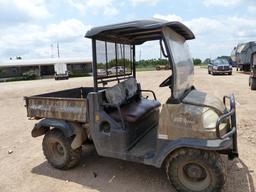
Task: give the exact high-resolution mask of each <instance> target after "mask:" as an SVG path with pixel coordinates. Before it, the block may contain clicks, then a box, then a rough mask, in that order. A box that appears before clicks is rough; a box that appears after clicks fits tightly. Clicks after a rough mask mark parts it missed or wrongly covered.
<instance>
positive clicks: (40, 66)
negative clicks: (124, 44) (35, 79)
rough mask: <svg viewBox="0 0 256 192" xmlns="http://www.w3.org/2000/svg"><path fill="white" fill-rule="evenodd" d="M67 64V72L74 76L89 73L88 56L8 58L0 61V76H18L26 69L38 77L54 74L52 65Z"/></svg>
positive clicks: (90, 69) (89, 63) (90, 66)
mask: <svg viewBox="0 0 256 192" xmlns="http://www.w3.org/2000/svg"><path fill="white" fill-rule="evenodd" d="M58 63H62V64H66V65H67V69H68V71H69V73H71V74H73V75H74V76H75V75H77V76H80V75H83V74H88V73H91V71H92V65H91V63H92V61H91V59H88V58H52V59H35V60H10V61H8V62H4V63H0V78H12V77H20V76H22V75H23V74H24V73H26V72H28V71H34V72H35V73H36V74H37V75H38V76H39V77H47V76H49V77H50V76H54V73H55V70H54V65H55V64H58Z"/></svg>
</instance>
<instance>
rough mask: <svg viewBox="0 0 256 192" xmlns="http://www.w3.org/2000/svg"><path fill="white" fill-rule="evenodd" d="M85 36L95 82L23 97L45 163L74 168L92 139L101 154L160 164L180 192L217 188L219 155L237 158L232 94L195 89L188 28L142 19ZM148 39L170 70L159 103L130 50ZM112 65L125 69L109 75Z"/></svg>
mask: <svg viewBox="0 0 256 192" xmlns="http://www.w3.org/2000/svg"><path fill="white" fill-rule="evenodd" d="M86 37H87V38H90V39H91V40H92V54H93V79H94V87H86V88H77V89H71V90H64V91H60V92H53V93H46V94H42V95H37V96H32V97H26V98H25V99H26V107H27V113H28V117H30V118H34V119H41V121H40V122H38V123H37V124H36V125H35V127H34V128H33V130H32V136H33V137H38V136H40V135H45V136H44V139H43V152H44V155H45V157H46V159H47V160H48V161H49V163H50V164H51V165H52V166H54V167H56V168H59V169H68V168H71V167H74V166H75V165H77V164H78V163H79V159H80V156H81V150H82V147H81V146H82V145H83V144H86V141H88V140H92V141H93V144H94V145H95V148H96V151H97V153H98V154H99V155H100V156H105V157H112V158H117V159H122V160H126V161H132V162H137V163H142V164H146V165H151V166H155V167H158V168H161V167H164V168H165V170H166V174H167V177H168V179H169V180H170V181H171V183H172V184H173V186H174V187H175V188H176V189H177V191H193V192H202V191H207V192H210V191H221V188H222V187H223V184H224V182H225V180H226V169H225V166H224V163H223V161H222V159H221V157H220V155H221V154H223V155H227V156H228V157H229V159H230V160H232V159H234V158H236V157H238V150H237V128H236V111H235V98H234V96H233V95H230V96H225V97H224V98H223V101H221V100H219V99H218V98H216V97H214V96H211V95H209V94H207V93H204V92H201V91H198V90H197V89H196V88H195V87H194V85H193V74H194V66H193V62H192V59H191V56H190V53H189V49H188V46H187V43H186V41H187V40H191V39H194V38H195V37H194V34H193V33H192V32H191V31H190V29H188V28H187V27H186V26H185V25H183V24H182V23H180V22H166V21H159V20H140V21H132V22H127V23H120V24H115V25H108V26H103V27H96V28H93V29H91V30H90V31H88V32H87V33H86ZM153 40H154V41H158V42H159V43H160V47H161V50H162V53H163V55H164V56H165V57H166V58H167V59H168V60H169V63H170V68H171V70H170V76H169V77H167V78H166V79H165V80H164V81H163V82H162V83H161V84H160V85H159V86H160V87H169V88H170V97H169V99H168V100H167V101H166V103H164V104H162V106H161V104H160V102H159V101H158V100H157V97H156V94H155V93H154V92H153V91H152V90H144V89H143V87H141V85H140V84H139V82H138V81H137V80H136V64H135V53H136V51H135V49H136V47H137V46H138V45H141V44H143V43H144V42H147V41H153ZM113 63H114V64H115V65H116V66H120V65H121V66H123V68H124V69H127V70H125V71H124V73H123V74H108V73H107V71H108V69H109V67H112V66H113ZM98 69H105V70H106V73H105V76H102V75H100V76H98V74H97V72H98ZM106 85H108V86H106ZM144 92H146V93H147V94H152V98H154V99H149V98H145V97H143V94H144ZM160 111H161V112H160ZM123 174H125V172H124V173H123Z"/></svg>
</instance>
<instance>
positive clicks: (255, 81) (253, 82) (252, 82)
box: [249, 77, 256, 90]
mask: <svg viewBox="0 0 256 192" xmlns="http://www.w3.org/2000/svg"><path fill="white" fill-rule="evenodd" d="M249 86H250V87H251V90H256V78H252V77H250V79H249Z"/></svg>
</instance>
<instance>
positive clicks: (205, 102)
mask: <svg viewBox="0 0 256 192" xmlns="http://www.w3.org/2000/svg"><path fill="white" fill-rule="evenodd" d="M182 103H185V104H191V105H198V106H203V107H209V108H212V109H213V110H214V111H216V113H218V114H219V115H221V114H223V113H224V112H225V109H226V107H225V105H224V104H223V102H222V101H221V100H220V99H219V98H217V97H215V96H212V95H209V94H207V93H204V92H201V91H197V90H192V91H191V92H190V93H189V94H188V95H187V96H186V97H185V98H184V99H183V101H182Z"/></svg>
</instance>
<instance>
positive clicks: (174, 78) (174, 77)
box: [162, 27, 194, 102]
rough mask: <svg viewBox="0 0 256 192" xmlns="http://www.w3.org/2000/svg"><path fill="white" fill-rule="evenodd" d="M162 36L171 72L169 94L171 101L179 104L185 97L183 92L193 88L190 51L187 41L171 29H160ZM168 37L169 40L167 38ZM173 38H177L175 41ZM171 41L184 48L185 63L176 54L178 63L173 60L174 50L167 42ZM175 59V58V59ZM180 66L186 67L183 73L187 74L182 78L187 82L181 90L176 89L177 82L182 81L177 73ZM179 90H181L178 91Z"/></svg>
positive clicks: (192, 68) (192, 67) (192, 65)
mask: <svg viewBox="0 0 256 192" xmlns="http://www.w3.org/2000/svg"><path fill="white" fill-rule="evenodd" d="M162 35H163V40H164V44H165V47H166V50H167V53H168V58H169V63H170V67H171V70H172V74H171V85H170V86H169V87H170V89H171V92H172V96H171V97H172V99H174V100H175V101H177V102H180V101H181V100H182V99H183V98H184V96H185V92H187V91H188V90H191V89H192V87H193V79H194V78H193V77H194V64H193V61H192V57H191V54H190V50H189V47H188V45H187V41H186V39H185V38H184V37H182V36H181V35H180V34H178V33H176V32H175V31H173V30H172V29H170V28H168V27H163V29H162ZM169 37H170V38H169ZM175 38H177V39H176V40H175ZM170 39H171V40H172V41H173V42H175V43H178V42H179V43H178V44H180V45H181V44H183V45H184V47H183V48H185V49H186V51H184V52H185V53H183V54H187V60H186V61H185V60H184V58H183V57H182V56H181V57H180V54H177V55H176V57H177V56H178V57H180V58H179V59H180V61H178V63H176V60H175V55H174V54H175V50H174V49H175V48H174V47H172V46H171V45H170V42H169V40H170ZM183 56H184V55H183ZM176 59H177V58H176ZM181 65H183V67H184V65H187V66H185V67H187V70H186V69H185V73H186V72H188V73H187V76H186V75H185V76H183V77H185V78H187V79H185V80H188V81H189V82H188V84H187V85H186V86H185V87H183V90H182V88H181V87H178V86H179V84H178V83H177V82H180V81H182V80H184V79H182V75H181V72H180V71H179V70H180V69H179V68H180V67H181ZM181 86H182V85H181ZM180 88H181V89H180Z"/></svg>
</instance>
